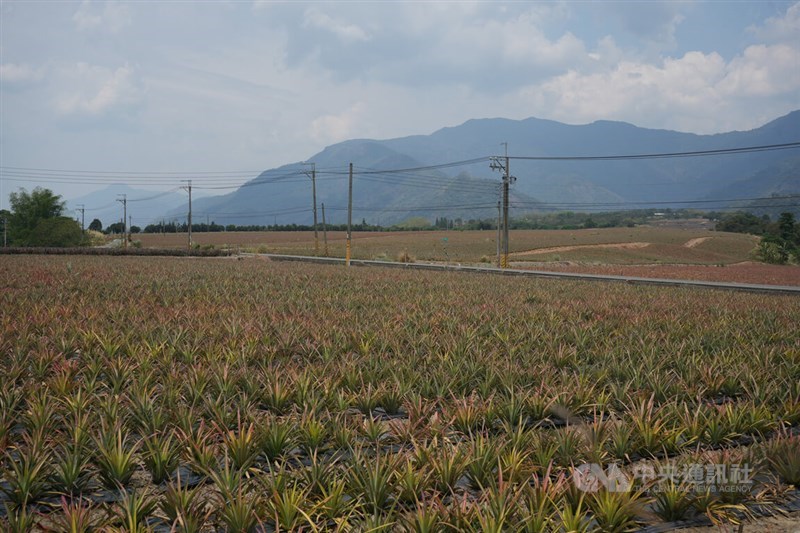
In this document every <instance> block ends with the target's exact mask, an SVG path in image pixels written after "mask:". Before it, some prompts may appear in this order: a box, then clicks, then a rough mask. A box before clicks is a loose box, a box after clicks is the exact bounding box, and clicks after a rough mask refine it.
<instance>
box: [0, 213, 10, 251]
mask: <svg viewBox="0 0 800 533" xmlns="http://www.w3.org/2000/svg"><path fill="white" fill-rule="evenodd" d="M9 220H11V211H8V210H7V209H0V239H2V241H0V242H2V243H3V246H5V245H6V244H7V243H8V242H7V241H8V222H9Z"/></svg>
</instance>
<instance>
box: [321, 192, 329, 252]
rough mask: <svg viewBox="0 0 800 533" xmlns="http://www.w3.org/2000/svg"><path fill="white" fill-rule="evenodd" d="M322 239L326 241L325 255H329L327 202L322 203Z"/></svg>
mask: <svg viewBox="0 0 800 533" xmlns="http://www.w3.org/2000/svg"><path fill="white" fill-rule="evenodd" d="M322 240H323V241H325V257H328V225H327V224H325V203H324V202H323V203H322Z"/></svg>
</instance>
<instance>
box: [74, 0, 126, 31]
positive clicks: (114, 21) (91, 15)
mask: <svg viewBox="0 0 800 533" xmlns="http://www.w3.org/2000/svg"><path fill="white" fill-rule="evenodd" d="M72 20H73V22H75V25H76V26H77V28H78V29H79V30H81V31H85V30H95V29H98V30H101V31H105V32H108V33H117V32H119V31H120V30H122V29H123V28H125V27H126V26H129V25H130V24H131V14H130V11H129V10H128V7H127V6H125V5H124V4H120V3H118V2H111V1H107V2H106V3H105V4H104V6H103V8H102V10H99V9H96V8H95V7H94V5H93V4H92V2H91V0H83V1H82V2H81V5H80V7H79V8H78V10H77V11H76V12H75V14H74V15H73V16H72Z"/></svg>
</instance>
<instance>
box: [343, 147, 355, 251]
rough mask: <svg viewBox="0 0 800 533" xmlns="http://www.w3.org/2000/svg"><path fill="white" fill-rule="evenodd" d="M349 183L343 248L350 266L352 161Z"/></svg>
mask: <svg viewBox="0 0 800 533" xmlns="http://www.w3.org/2000/svg"><path fill="white" fill-rule="evenodd" d="M349 181H350V183H349V191H348V193H347V246H346V249H345V255H344V263H345V265H347V266H350V246H351V245H350V240H351V239H352V235H353V233H352V225H353V163H350V180H349Z"/></svg>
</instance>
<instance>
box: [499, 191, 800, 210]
mask: <svg viewBox="0 0 800 533" xmlns="http://www.w3.org/2000/svg"><path fill="white" fill-rule="evenodd" d="M794 198H798V199H800V194H790V195H785V196H760V197H757V198H716V199H707V200H664V201H637V202H563V203H558V202H535V201H525V200H519V201H516V202H512V203H513V204H515V205H516V206H521V205H523V204H524V205H532V206H540V205H541V206H548V207H562V208H564V207H573V206H577V207H614V206H626V205H675V204H713V203H725V202H757V201H763V200H791V199H794Z"/></svg>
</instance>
